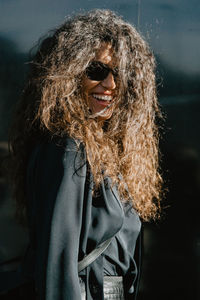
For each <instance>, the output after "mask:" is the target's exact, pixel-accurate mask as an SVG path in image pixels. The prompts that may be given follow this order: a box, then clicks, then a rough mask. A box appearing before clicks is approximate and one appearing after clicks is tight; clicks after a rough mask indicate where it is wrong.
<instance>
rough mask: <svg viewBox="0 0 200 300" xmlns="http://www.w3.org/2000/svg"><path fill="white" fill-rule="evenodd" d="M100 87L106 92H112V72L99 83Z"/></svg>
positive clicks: (114, 85)
mask: <svg viewBox="0 0 200 300" xmlns="http://www.w3.org/2000/svg"><path fill="white" fill-rule="evenodd" d="M101 85H102V86H103V87H104V88H105V89H107V90H114V89H115V88H116V83H115V79H114V76H113V74H112V72H109V74H108V76H107V77H106V78H105V79H104V80H102V81H101Z"/></svg>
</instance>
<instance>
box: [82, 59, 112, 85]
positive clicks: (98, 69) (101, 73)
mask: <svg viewBox="0 0 200 300" xmlns="http://www.w3.org/2000/svg"><path fill="white" fill-rule="evenodd" d="M109 72H110V69H109V68H108V67H106V66H105V65H104V64H102V63H101V62H95V61H94V62H92V63H91V64H90V65H89V67H88V68H87V69H86V75H87V77H88V78H89V79H91V80H96V81H101V80H104V79H105V78H106V77H107V76H108V74H109Z"/></svg>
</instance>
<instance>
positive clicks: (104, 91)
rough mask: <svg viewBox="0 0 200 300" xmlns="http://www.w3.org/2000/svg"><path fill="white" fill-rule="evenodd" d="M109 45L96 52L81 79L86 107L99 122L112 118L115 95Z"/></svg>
mask: <svg viewBox="0 0 200 300" xmlns="http://www.w3.org/2000/svg"><path fill="white" fill-rule="evenodd" d="M112 52H113V50H112V48H111V45H109V44H106V43H103V44H102V45H101V47H100V49H99V50H98V51H97V54H96V57H95V60H94V61H93V62H92V63H91V64H90V65H89V67H88V68H87V69H86V76H85V77H84V79H83V93H84V95H85V98H86V101H87V105H88V106H89V108H90V109H91V112H92V114H94V115H95V117H97V116H98V119H99V120H107V119H109V118H110V117H111V116H112V112H113V109H114V102H115V96H116V95H115V94H116V91H115V89H116V83H115V78H114V74H113V73H114V72H113V71H112V68H111V67H113V57H112Z"/></svg>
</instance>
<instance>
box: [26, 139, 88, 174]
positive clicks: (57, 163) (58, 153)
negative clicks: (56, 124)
mask: <svg viewBox="0 0 200 300" xmlns="http://www.w3.org/2000/svg"><path fill="white" fill-rule="evenodd" d="M85 164H86V154H85V148H84V146H83V144H82V143H81V142H80V141H78V140H75V139H73V138H71V137H68V136H67V137H64V138H57V137H56V138H51V139H49V140H45V141H41V142H39V143H38V144H37V145H35V147H34V148H33V150H32V153H31V155H30V159H29V166H30V167H31V168H33V167H36V168H37V169H38V168H39V169H40V170H41V169H43V168H47V169H52V170H54V169H58V167H60V168H63V169H65V168H69V167H70V168H71V169H72V168H73V169H74V170H77V169H80V168H81V166H84V165H85Z"/></svg>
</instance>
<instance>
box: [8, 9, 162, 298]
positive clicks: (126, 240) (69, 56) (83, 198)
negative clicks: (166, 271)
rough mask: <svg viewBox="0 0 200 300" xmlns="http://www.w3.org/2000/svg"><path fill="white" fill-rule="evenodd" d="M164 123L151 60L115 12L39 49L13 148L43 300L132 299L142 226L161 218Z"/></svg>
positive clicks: (28, 265) (30, 262)
mask: <svg viewBox="0 0 200 300" xmlns="http://www.w3.org/2000/svg"><path fill="white" fill-rule="evenodd" d="M157 115H159V108H158V104H157V98H156V89H155V75H154V58H153V55H152V53H151V52H150V50H149V48H148V46H147V44H146V43H145V41H144V40H143V39H142V38H141V36H140V35H139V34H138V32H137V31H136V30H135V28H134V27H132V26H131V25H130V24H128V23H126V22H124V21H123V20H122V19H121V18H120V17H118V16H116V15H115V14H114V13H113V12H111V11H108V10H94V11H91V12H88V13H86V14H83V15H78V16H76V17H73V18H71V19H68V20H67V21H66V22H65V23H64V24H63V25H61V26H60V27H59V28H57V29H56V30H55V31H54V32H53V33H52V34H51V35H50V36H49V37H47V38H46V39H45V40H44V41H43V42H42V44H41V45H40V47H39V49H38V51H37V53H36V55H35V57H34V59H33V61H32V62H31V70H30V75H29V79H28V81H27V84H26V86H25V89H24V93H23V96H22V99H21V103H20V105H19V108H18V113H17V114H16V120H15V124H14V126H13V132H12V140H11V147H12V156H13V163H14V165H15V167H14V168H13V169H14V170H15V171H14V182H15V194H16V198H17V203H18V213H19V215H20V216H22V215H23V214H25V215H26V216H27V221H28V224H29V228H30V247H29V250H28V252H27V255H26V258H25V261H24V268H23V271H24V274H25V276H27V277H28V276H29V278H30V279H33V280H34V282H35V283H34V284H35V289H36V291H37V295H38V299H47V300H50V299H52V300H57V299H70V300H79V299H95V300H96V299H111V298H112V299H135V298H136V294H137V288H138V278H139V271H138V269H139V261H138V253H139V248H140V246H139V239H140V238H139V236H140V234H139V233H140V230H141V221H140V219H141V220H145V221H147V220H150V219H152V218H156V217H157V215H158V210H159V197H160V185H161V178H160V175H159V172H158V133H157V126H156V123H155V118H156V116H157ZM105 244H106V246H105ZM102 245H103V246H102ZM102 247H103V248H102ZM106 247H107V248H106ZM94 249H101V251H102V253H101V255H99V256H98V257H96V258H95V259H94V261H92V262H91V261H90V263H89V264H88V262H87V266H86V267H84V266H83V269H82V270H81V271H80V270H78V268H79V265H80V264H79V265H78V262H80V261H82V260H83V258H84V257H85V256H87V255H88V254H90V253H91V252H92V251H93V250H94ZM136 252H137V253H136ZM82 263H83V261H82Z"/></svg>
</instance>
